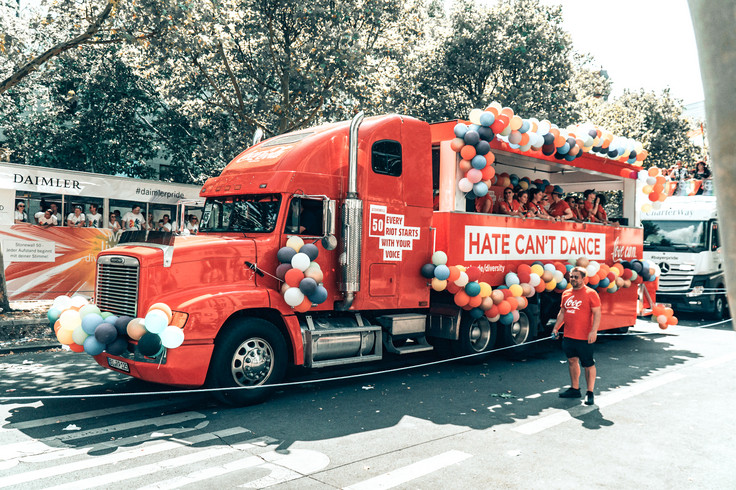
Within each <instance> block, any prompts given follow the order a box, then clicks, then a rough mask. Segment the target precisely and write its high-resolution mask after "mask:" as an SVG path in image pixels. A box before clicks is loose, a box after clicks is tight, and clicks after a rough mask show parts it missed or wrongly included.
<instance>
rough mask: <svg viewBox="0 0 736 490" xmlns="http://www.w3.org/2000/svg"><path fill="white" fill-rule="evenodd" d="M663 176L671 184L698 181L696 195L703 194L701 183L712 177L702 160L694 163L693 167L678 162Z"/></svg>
mask: <svg viewBox="0 0 736 490" xmlns="http://www.w3.org/2000/svg"><path fill="white" fill-rule="evenodd" d="M664 176H665V177H666V178H667V179H669V180H670V181H671V182H677V183H678V185H679V183H680V182H683V181H686V180H698V181H700V182H701V185H700V186H699V188H698V190H697V192H696V194H703V190H704V186H703V185H702V182H703V181H704V180H706V179H710V178H711V177H712V173H711V171H710V169H709V168H708V164H707V163H705V162H704V161H703V160H700V161H698V162H696V163H695V165H684V164H683V163H682V161H681V160H678V161H676V162H675V163H674V165H672V166H671V167H670V168H668V169H667V170H666V171H665V172H664Z"/></svg>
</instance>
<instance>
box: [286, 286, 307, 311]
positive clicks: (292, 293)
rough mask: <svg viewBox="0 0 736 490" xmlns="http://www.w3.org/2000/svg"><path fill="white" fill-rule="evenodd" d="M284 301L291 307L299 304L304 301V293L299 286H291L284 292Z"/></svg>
mask: <svg viewBox="0 0 736 490" xmlns="http://www.w3.org/2000/svg"><path fill="white" fill-rule="evenodd" d="M284 301H286V304H287V305H289V306H291V307H294V306H299V305H300V304H302V302H303V301H304V293H302V292H301V291H300V290H299V288H289V289H287V290H286V291H285V292H284Z"/></svg>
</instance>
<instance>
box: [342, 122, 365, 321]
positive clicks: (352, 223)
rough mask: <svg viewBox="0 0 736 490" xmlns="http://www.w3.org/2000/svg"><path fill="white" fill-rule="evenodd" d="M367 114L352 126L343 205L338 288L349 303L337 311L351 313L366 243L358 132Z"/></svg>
mask: <svg viewBox="0 0 736 490" xmlns="http://www.w3.org/2000/svg"><path fill="white" fill-rule="evenodd" d="M364 116H365V114H364V113H363V112H362V111H361V112H359V113H358V114H356V115H355V117H353V120H352V121H351V122H350V139H349V154H348V192H347V195H346V196H345V202H344V203H343V205H342V213H341V214H342V251H341V253H340V269H341V276H340V282H339V283H338V288H339V289H340V291H342V292H343V294H344V296H345V300H344V301H341V302H338V303H337V304H336V305H335V308H336V309H337V310H342V311H344V310H349V309H350V307H351V306H352V304H353V301H354V300H355V293H356V292H358V291H360V252H361V241H362V239H363V236H362V234H363V201H362V200H360V199H359V197H358V129H359V128H360V125H361V123H362V122H363V118H364Z"/></svg>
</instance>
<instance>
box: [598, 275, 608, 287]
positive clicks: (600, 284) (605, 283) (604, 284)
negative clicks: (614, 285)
mask: <svg viewBox="0 0 736 490" xmlns="http://www.w3.org/2000/svg"><path fill="white" fill-rule="evenodd" d="M609 284H611V280H610V279H608V278H607V277H604V278H603V279H601V280H600V281H599V282H598V287H599V288H607V287H608V285H609Z"/></svg>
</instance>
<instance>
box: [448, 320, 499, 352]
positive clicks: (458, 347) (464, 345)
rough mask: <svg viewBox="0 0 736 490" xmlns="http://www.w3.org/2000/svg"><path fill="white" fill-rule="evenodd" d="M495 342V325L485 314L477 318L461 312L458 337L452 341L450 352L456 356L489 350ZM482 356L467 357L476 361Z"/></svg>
mask: <svg viewBox="0 0 736 490" xmlns="http://www.w3.org/2000/svg"><path fill="white" fill-rule="evenodd" d="M495 343H496V326H495V324H492V323H491V322H489V321H488V319H487V318H486V317H485V316H482V317H480V318H478V319H474V318H472V317H471V316H470V315H468V314H467V313H463V317H462V319H461V320H460V335H459V338H458V339H457V340H456V341H454V342H453V343H452V353H453V354H454V355H456V356H467V355H469V354H478V353H480V352H485V351H488V350H491V349H492V348H493V345H494V344H495ZM482 357H484V356H476V357H471V358H468V361H469V362H477V361H479V360H480V358H482Z"/></svg>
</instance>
